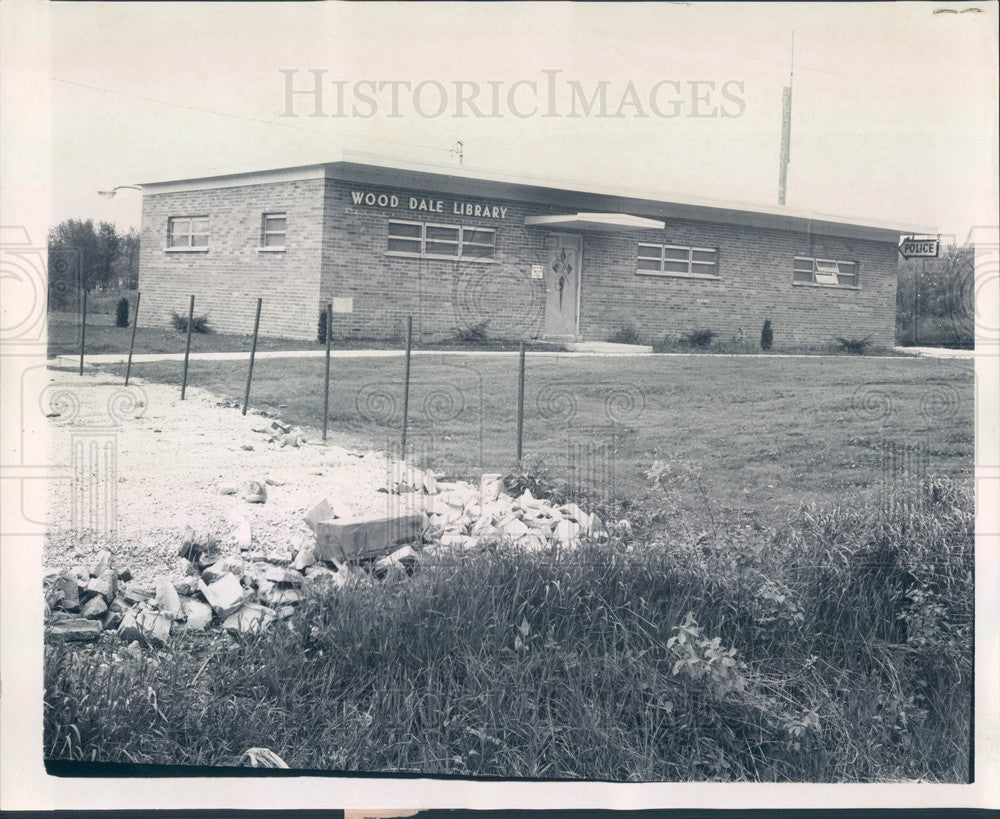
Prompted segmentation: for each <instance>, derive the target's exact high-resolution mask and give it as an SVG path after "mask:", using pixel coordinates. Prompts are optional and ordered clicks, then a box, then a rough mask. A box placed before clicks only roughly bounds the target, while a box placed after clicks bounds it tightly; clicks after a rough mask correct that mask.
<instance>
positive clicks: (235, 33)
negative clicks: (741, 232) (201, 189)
mask: <svg viewBox="0 0 1000 819" xmlns="http://www.w3.org/2000/svg"><path fill="white" fill-rule="evenodd" d="M970 5H971V4H969V3H954V4H950V5H949V3H948V2H947V0H942V2H941V3H936V4H931V3H912V4H910V3H899V4H895V3H893V4H846V3H845V4H840V3H838V4H830V5H821V4H773V5H770V4H756V3H755V4H746V5H738V4H728V3H709V4H700V3H648V4H636V5H618V4H614V5H604V4H591V3H585V4H558V5H557V4H542V3H540V4H520V3H518V4H493V5H474V4H443V5H438V4H413V5H402V4H374V5H369V4H362V3H356V4H355V3H349V4H334V3H310V4H299V3H280V4H279V3H274V4H272V3H248V4H230V3H213V4H195V3H192V4H179V3H178V4H175V3H146V4H138V3H136V4H132V3H122V4H91V3H79V4H77V3H54V4H49V6H48V8H49V10H50V11H49V14H50V20H49V32H50V56H49V65H50V68H51V80H50V95H51V96H50V98H51V104H52V119H51V122H52V134H51V146H52V167H51V173H52V191H53V201H52V219H53V221H59V220H62V219H65V218H70V217H75V218H94V219H104V220H109V221H113V222H115V223H117V224H118V225H119V226H121V227H123V228H124V227H128V226H131V225H137V224H138V223H139V221H140V218H141V215H140V212H141V208H140V199H141V197H140V195H139V193H138V192H137V191H130V190H123V191H120V192H119V194H118V195H117V196H116V197H115V198H114V199H113V200H106V199H102V198H100V197H98V196H97V195H96V191H97V190H99V189H107V188H110V187H112V186H115V185H125V184H135V183H141V182H149V181H158V180H164V179H178V178H185V177H189V176H197V175H209V174H212V173H221V172H226V171H232V170H247V169H253V168H271V167H282V166H287V165H296V164H308V163H312V162H322V161H327V160H329V159H331V158H335V156H336V154H337V151H338V149H340V148H346V149H348V150H361V151H366V152H369V153H375V154H381V155H385V156H387V157H394V158H398V159H407V160H418V161H424V162H432V163H439V164H443V165H446V166H447V165H456V164H457V162H458V158H457V156H456V155H455V154H454V153H452V152H450V149H452V148H453V146H454V145H455V143H456V142H457V141H459V140H460V141H461V142H462V143H463V153H464V157H463V163H464V165H465V166H466V167H467V168H468V169H474V168H482V169H486V170H491V171H501V172H507V173H513V174H518V175H524V176H536V177H545V178H550V179H560V180H564V181H567V182H572V181H577V182H583V183H591V184H599V185H608V186H614V187H621V188H632V189H638V190H645V191H658V192H660V193H662V194H663V195H665V196H668V195H669V194H671V193H675V194H680V195H685V196H703V197H707V198H711V199H718V200H724V201H734V202H752V203H759V204H765V205H773V204H776V203H777V188H778V169H779V150H780V133H781V94H782V87H783V86H784V85H786V84H787V83H788V81H789V72H790V68H791V62H792V53H793V51H792V40H793V32H794V85H793V88H794V91H793V108H792V129H791V145H790V157H791V161H790V165H789V173H788V176H789V182H788V200H787V203H788V205H789V206H790V207H794V208H804V209H809V210H816V211H823V212H827V213H834V214H843V215H847V216H853V217H858V218H862V219H873V220H884V221H889V222H892V223H894V224H900V225H902V226H910V227H914V228H923V227H931V228H935V229H936V232H941V233H943V234H956V235H959V236H960V237H964V235H965V234H966V233H967V232H968V230H969V229H970V228H971V227H973V226H976V225H995V224H996V223H997V213H996V209H997V205H996V202H997V198H998V192H997V187H996V184H997V183H996V180H997V79H996V64H997V41H996V25H997V21H996V10H997V9H996V5H995V4H984V5H983V6H982V9H983V10H982V12H980V13H975V12H968V13H947V12H945V13H938V14H935V13H934V11H935V9H942V8H945V9H947V8H954V9H955V10H956V11H958V10H961V9H965V8H968V7H969V6H970ZM282 70H286V71H294V72H295V73H294V74H292V77H293V82H294V83H295V87H296V88H297V89H304V88H308V87H311V83H312V82H313V75H312V74H310V73H309V72H310V71H311V70H316V71H322V72H325V73H323V74H322V75H321V76H322V79H323V89H324V92H323V93H324V105H323V109H324V110H323V112H324V113H327V114H330V113H334V112H335V108H336V106H335V104H334V103H335V98H334V92H335V90H336V88H337V86H336V85H335V81H336V82H340V83H341V86H340V87H342V88H343V89H344V91H345V93H346V100H347V102H346V106H345V110H344V113H345V116H340V117H335V116H326V117H311V116H308V114H309V113H312V112H313V104H312V98H306V97H304V96H301V95H300V96H298V97H294V98H293V109H292V110H293V113H295V114H296V116H282V114H284V113H285V109H286V96H285V82H286V77H285V75H284V74H282ZM545 71H550V72H558V73H555V74H550V75H547V74H546V73H544V72H545ZM549 76H554V77H555V78H556V83H557V85H556V88H557V94H556V97H555V99H556V101H557V107H560V106H561V109H562V113H563V114H564V115H563V116H557V117H545V116H542V113H545V111H546V108H545V98H543V97H541V96H539V95H538V94H532V93H531V87H530V86H529V85H527V83H530V82H532V81H534V82H535V83H537V87H538V88H539V89H541V90H544V89H546V88H547V86H546V82H547V79H548V77H549ZM364 81H371V82H374V83H390V82H394V81H406V82H409V83H410V85H411V88H412V87H416V86H417V85H418V84H420V83H425V86H424V87H423V90H422V92H421V94H422V96H421V97H420V99H419V100H418V103H417V105H416V106H414V104H413V100H412V94H408V93H407V91H406V90H405V89H404V90H403V91H402V93H401V100H402V103H401V104H400V106H399V109H398V112H397V113H398V114H399V115H398V116H389V114H390V113H392V111H391V108H390V105H389V97H388V95H387V93H376V94H374V97H375V105H374V106H372V105H366V104H358V103H359V100H358V98H357V97H356V96H354V95H353V91H352V89H354V88H356V87H357V86H356V84H357V83H359V82H362V83H363V82H364ZM461 81H464V82H467V83H475V84H477V87H478V88H479V89H480V91H481V92H482V96H480V97H479V98H478V99H479V100H480V101H481V102H482V101H488V100H489V99H490V97H489V93H490V92H489V89H491V88H492V87H494V86H495V87H496V88H498V89H500V97H499V99H500V101H501V104H500V105H499V106H498V108H497V111H498V113H499V114H500V115H499V116H494V117H482V118H479V117H476V116H473V115H472V113H471V110H470V109H469V108H468V107H467V106H466V107H465V108H464V109H463V113H464V114H465V116H463V117H455V116H452V115H451V114H452V113H454V111H453V109H454V106H455V104H456V93H455V91H454V84H455V83H456V82H461ZM519 81H521V84H520V85H518V86H516V90H515V94H514V100H513V103H512V104H511V106H508V105H507V93H508V92H509V91H510V89H511V87H512V85H513V84H515V83H518V82H519ZM602 82H603V83H605V88H606V91H607V95H608V100H609V104H608V110H607V112H608V113H609V114H619V115H618V116H614V115H611V116H606V117H597V116H594V115H593V114H594V113H596V110H597V109H596V108H595V109H594V110H593V111H592V112H591V115H590V116H584V115H583V106H582V105H581V106H580V107H579V108H578V109H577V114H578V116H568V115H566V114H567V113H568V112H569V110H570V103H571V102H572V99H571V97H572V94H573V88H572V85H571V83H577V84H578V87H579V88H580V89H581V90H582V91H583V92H585V94H586V95H587V96H589V95H590V94H591V93H593V91H594V90H595V89H597V88H600V83H602ZM491 83H492V84H493V85H492V86H491V85H490V84H491ZM658 83H659V85H657V84H658ZM673 83H676V85H675V84H673ZM438 84H440V86H438ZM630 84H631V87H633V88H635V90H636V98H637V100H638V105H631V106H628V105H626V106H624V107H621V108H619V103H620V101H621V99H622V97H623V96H626V95H627V93H628V88H629V86H630ZM710 84H714V85H710ZM386 87H388V86H383V88H386ZM398 87H399V88H403V87H402V86H398ZM438 87H441V88H444V89H445V94H446V102H447V104H448V108H447V109H446V111H445V112H444V113H443V114H441V115H438V116H435V115H433V114H435V113H436V112H435V109H436V108H437V107H438V105H437V102H438V100H439V99H440V97H439V96H438V92H437V89H438ZM723 87H725V88H726V89H727V91H728V98H727V97H725V96H723V95H722V89H723ZM654 88H656V89H658V91H657V93H656V94H653V96H654V100H655V101H657V103H658V107H659V111H660V113H661V114H664V113H670V112H671V111H673V110H678V111H679V114H678V115H677V116H673V117H667V116H657V115H655V114H654V113H653V112H652V110H651V103H650V102H649V97H650V94H651V92H652V89H654ZM678 91H679V93H678ZM698 93H700V94H701V95H702V96H703V101H702V102H700V103H696V102H694V101H693V100H692V96H693V95H697V94H698ZM539 100H541V105H539V109H540V110H539V111H537V112H534V113H532V111H531V109H532V107H533V106H532V103H533V102H535V103H537V102H538V101H539ZM672 100H677V103H676V104H675V105H673V107H672V106H671V101H672ZM578 102H579V100H578ZM352 103H353V106H352ZM352 107H353V108H354V110H352ZM373 108H374V109H375V110H374V115H372V116H366V114H371V113H373V111H372V109H373ZM480 110H482V105H481V106H480ZM419 111H422V112H423V114H424V115H421V113H419ZM640 111H641V112H642V113H645V114H646V116H639V115H638V114H639V113H640ZM487 112H489V107H488V106H487ZM692 113H700V114H703V115H702V116H691V114H692ZM713 113H714V115H712V114H713ZM517 114H522V116H518V115H517ZM525 114H526V115H525ZM723 114H727V115H726V116H723Z"/></svg>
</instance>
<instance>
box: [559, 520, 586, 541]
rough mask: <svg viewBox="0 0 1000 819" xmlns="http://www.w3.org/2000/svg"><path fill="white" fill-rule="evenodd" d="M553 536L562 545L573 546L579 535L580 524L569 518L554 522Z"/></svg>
mask: <svg viewBox="0 0 1000 819" xmlns="http://www.w3.org/2000/svg"><path fill="white" fill-rule="evenodd" d="M555 536H556V540H558V541H559V542H560V543H561V544H562V545H563V546H573V545H575V544H576V542H577V540H578V539H579V537H580V524H579V523H576V522H575V521H572V520H569V519H565V520H561V521H559V523H558V524H556V529H555Z"/></svg>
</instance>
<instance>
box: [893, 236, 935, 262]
mask: <svg viewBox="0 0 1000 819" xmlns="http://www.w3.org/2000/svg"><path fill="white" fill-rule="evenodd" d="M940 245H941V237H940V236H904V237H903V239H902V241H901V242H900V243H899V255H900V256H902V257H903V258H904V259H936V258H937V256H938V250H939V248H940Z"/></svg>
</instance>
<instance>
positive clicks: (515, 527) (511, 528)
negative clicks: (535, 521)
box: [497, 517, 531, 540]
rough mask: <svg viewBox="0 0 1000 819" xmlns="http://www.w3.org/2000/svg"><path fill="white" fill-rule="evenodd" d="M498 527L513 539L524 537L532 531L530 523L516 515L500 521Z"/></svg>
mask: <svg viewBox="0 0 1000 819" xmlns="http://www.w3.org/2000/svg"><path fill="white" fill-rule="evenodd" d="M497 528H498V529H499V530H500V531H501V532H502V533H503V534H505V535H506V536H507V537H509V538H511V539H512V540H516V539H517V538H519V537H524V535H526V534H528V532H530V531H531V529H530V528H529V527H528V524H526V523H525V522H524V521H523V520H520V519H519V518H515V517H507V518H505V519H504V520H502V521H500V523H499V524H498V525H497Z"/></svg>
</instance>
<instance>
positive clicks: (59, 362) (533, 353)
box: [49, 345, 973, 367]
mask: <svg viewBox="0 0 1000 819" xmlns="http://www.w3.org/2000/svg"><path fill="white" fill-rule="evenodd" d="M622 346H624V345H622ZM913 349H920V348H912V347H910V348H905V351H909V350H913ZM928 349H931V348H928ZM896 350H897V351H899V352H903V351H904V348H899V347H897V348H896ZM931 352H939V353H955V354H956V355H939V356H932V355H931V354H930V353H928V354H927V356H926V357H938V358H971V357H972V355H973V352H972V350H931ZM517 354H518V352H517V350H413V351H412V355H413V356H424V357H426V356H465V357H472V356H484V357H491V356H516V355H517ZM907 354H908V355H910V356H912V357H916V356H917V355H919V354H918V353H909V352H908V353H907ZM325 355H326V351H325V350H269V351H266V352H258V353H257V354H256V356H255V360H258V361H259V360H262V359H268V358H323V357H324V356H325ZM404 355H406V351H405V350H331V351H330V358H397V357H402V356H404ZM527 355H528V356H530V357H532V358H536V359H537V358H540V357H543V356H551V357H558V358H635V357H645V358H652V357H659V358H699V357H700V358H755V359H767V358H829V357H830V356H827V355H824V354H823V353H767V354H760V355H753V354H748V353H695V352H691V353H653V352H650V351H649V349H648V348H642V347H638V348H635V349H633V350H628V351H624V350H614V351H612V350H587V351H581V350H574V351H571V352H560V351H556V350H530V351H528V353H527ZM840 357H841V358H844V357H845V356H840ZM249 358H250V353H249V352H247V351H242V352H229V353H191V355H190V356H189V359H188V360H189V361H248V360H249ZM857 358H859V359H861V360H864V359H878V358H882V359H885V358H891V359H898V358H900V356H898V355H894V356H893V355H882V356H873V355H870V356H857ZM83 360H84V364H86V365H103V364H124V363H126V361H127V360H128V355H127V354H124V353H101V354H97V355H84V359H83ZM183 360H184V353H136V354H135V355H133V356H132V363H133V364H148V363H152V362H156V361H183ZM49 364H50V366H57V367H78V366H79V365H80V356H79V355H78V354H74V355H60V356H56V357H55V358H53V359H50V361H49Z"/></svg>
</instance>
